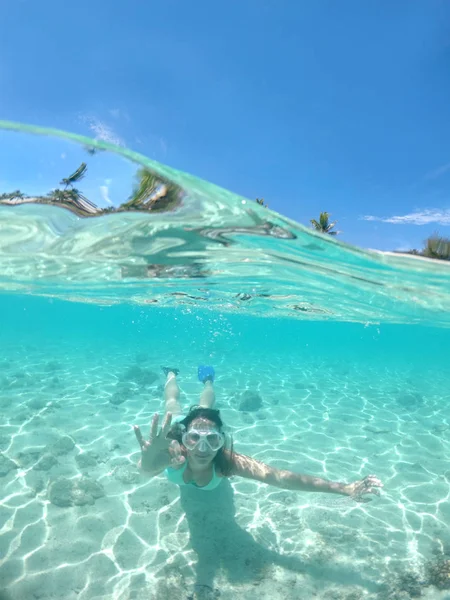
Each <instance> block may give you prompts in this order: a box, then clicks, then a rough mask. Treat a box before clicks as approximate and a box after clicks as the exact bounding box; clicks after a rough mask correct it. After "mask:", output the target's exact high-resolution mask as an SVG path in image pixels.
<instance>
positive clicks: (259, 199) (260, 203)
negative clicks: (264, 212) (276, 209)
mask: <svg viewBox="0 0 450 600" xmlns="http://www.w3.org/2000/svg"><path fill="white" fill-rule="evenodd" d="M256 202H257V204H259V205H260V206H265V207H266V208H268V206H269V205H268V204H266V203H265V202H264V198H256Z"/></svg>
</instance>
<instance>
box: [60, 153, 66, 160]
mask: <svg viewBox="0 0 450 600" xmlns="http://www.w3.org/2000/svg"><path fill="white" fill-rule="evenodd" d="M61 158H62V159H63V160H64V159H65V158H66V153H65V152H63V153H62V154H61Z"/></svg>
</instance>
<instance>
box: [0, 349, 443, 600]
mask: <svg viewBox="0 0 450 600" xmlns="http://www.w3.org/2000/svg"><path fill="white" fill-rule="evenodd" d="M2 354H3V356H2V355H0V411H1V415H2V419H1V425H0V452H1V454H0V490H1V491H0V590H3V591H2V592H0V599H1V600H24V599H27V600H29V599H34V598H36V599H42V600H63V599H64V600H75V599H77V600H144V599H145V600H156V599H157V600H160V599H161V600H163V599H164V600H171V599H177V600H188V599H192V600H193V599H194V598H195V599H203V598H204V599H208V600H210V599H219V598H220V600H231V599H236V598H245V599H246V600H254V599H255V600H256V599H258V600H265V599H269V598H270V599H271V600H272V599H278V598H280V599H281V598H283V600H291V599H298V598H317V599H321V598H324V599H325V598H326V599H327V600H334V599H342V600H358V599H362V598H367V599H374V600H404V599H407V598H413V597H422V598H425V599H436V600H437V599H440V600H444V599H448V598H450V590H447V591H446V590H440V589H438V588H437V587H436V586H435V585H429V584H430V575H429V565H430V563H431V564H434V563H436V561H438V562H439V561H440V560H443V559H444V557H445V556H446V555H448V554H450V533H449V527H448V524H449V523H450V502H449V496H450V491H449V489H450V485H449V484H450V462H449V459H450V423H449V420H450V419H449V413H448V401H449V399H450V396H449V391H448V380H446V376H445V374H444V373H443V372H428V373H427V374H426V376H424V375H423V374H420V376H419V375H418V374H417V373H415V372H413V371H412V370H408V369H406V368H403V369H402V370H400V369H394V368H392V369H390V370H388V369H385V368H384V369H382V370H378V371H377V370H376V369H375V367H374V368H373V369H370V368H368V367H367V365H365V366H364V368H363V367H358V365H350V366H349V365H346V364H344V363H340V362H339V361H338V360H337V361H335V362H333V363H332V364H330V363H329V362H328V364H321V363H320V362H319V361H317V360H316V361H311V362H305V361H303V362H302V363H301V365H299V364H297V363H295V362H294V361H292V364H288V363H286V360H283V361H281V360H280V364H276V362H275V363H273V362H272V363H271V365H270V369H268V368H267V365H266V364H264V363H263V362H261V361H258V359H257V357H249V361H248V363H247V364H245V365H243V364H242V363H239V364H229V363H227V364H226V365H225V364H220V360H218V359H217V358H215V361H214V363H215V364H214V366H215V367H216V371H217V378H216V392H217V407H218V408H220V409H221V413H222V417H223V419H224V421H225V423H226V425H227V430H228V432H229V433H230V434H232V435H233V439H234V444H235V449H236V450H237V451H238V452H241V453H244V454H248V455H250V456H254V457H255V458H258V459H259V460H262V461H264V462H267V463H269V464H271V465H273V466H276V467H279V468H284V469H291V470H293V471H298V472H304V473H308V474H312V475H317V476H322V477H325V478H328V479H333V480H340V481H352V480H355V479H358V478H361V477H362V476H364V475H367V474H371V473H374V474H376V475H378V476H379V477H380V478H381V479H382V480H383V483H384V485H385V487H384V490H383V493H382V495H381V496H380V497H375V498H374V499H373V501H372V502H369V503H365V504H358V503H355V502H354V501H353V500H350V499H348V498H341V497H338V496H331V495H324V494H308V493H298V492H291V491H285V490H280V489H276V488H273V487H272V488H271V487H268V486H266V485H264V484H260V483H257V482H253V481H249V480H243V479H239V478H232V479H230V480H224V481H223V482H222V484H221V485H220V486H219V487H218V488H217V489H216V490H213V491H211V492H206V491H201V490H198V489H195V488H190V487H186V488H181V489H180V488H178V487H177V486H175V485H173V484H171V483H170V482H168V481H167V480H166V479H165V477H164V476H159V477H156V478H154V479H148V478H146V477H145V476H143V475H141V474H140V473H139V472H138V470H137V468H136V462H137V460H138V457H139V449H138V446H137V444H136V441H135V439H134V435H133V432H132V425H133V424H134V423H138V424H139V425H141V427H142V428H143V429H144V430H145V429H146V428H147V427H148V425H149V423H150V419H151V416H152V414H153V413H154V412H156V411H160V410H161V407H162V401H161V399H162V393H163V383H164V378H163V374H162V372H161V369H160V365H162V364H169V365H173V366H177V367H179V368H180V378H179V381H180V387H181V388H182V401H183V405H184V406H185V407H186V409H187V408H188V407H189V406H190V405H192V404H195V403H196V402H197V401H198V397H199V394H200V392H201V384H200V383H199V382H198V381H197V378H196V366H197V365H196V364H195V363H193V362H190V361H188V360H186V357H185V356H184V354H185V353H184V354H183V355H182V354H181V353H180V356H178V357H177V356H173V355H172V356H161V355H160V354H158V353H157V352H153V353H152V352H146V351H145V349H144V350H142V351H139V350H136V351H134V352H132V353H127V352H125V353H124V351H123V349H121V348H119V347H117V348H114V347H110V348H108V352H107V354H105V355H103V356H99V354H98V352H96V351H95V350H94V349H89V348H88V347H87V348H83V350H82V351H80V350H75V349H73V348H71V347H70V346H68V347H67V348H64V347H61V346H60V345H59V346H58V347H56V346H49V347H42V346H41V347H39V348H38V347H33V346H30V345H26V346H22V345H17V346H11V347H9V348H7V349H6V348H3V350H2ZM246 391H247V392H252V394H253V398H254V401H255V406H256V405H257V404H258V402H260V407H259V408H256V409H255V410H247V411H243V410H240V407H241V402H242V399H243V394H244V393H245V392H246ZM258 397H259V400H258ZM446 406H447V410H446ZM418 594H421V596H419V595H418Z"/></svg>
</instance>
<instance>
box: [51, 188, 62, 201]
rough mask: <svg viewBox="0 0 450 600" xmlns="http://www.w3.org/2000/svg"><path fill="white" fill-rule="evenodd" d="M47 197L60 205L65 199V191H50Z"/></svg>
mask: <svg viewBox="0 0 450 600" xmlns="http://www.w3.org/2000/svg"><path fill="white" fill-rule="evenodd" d="M48 197H49V198H50V199H51V200H52V201H53V202H58V203H62V202H64V201H65V198H66V192H65V190H60V189H56V190H52V191H51V192H50V193H49V194H48Z"/></svg>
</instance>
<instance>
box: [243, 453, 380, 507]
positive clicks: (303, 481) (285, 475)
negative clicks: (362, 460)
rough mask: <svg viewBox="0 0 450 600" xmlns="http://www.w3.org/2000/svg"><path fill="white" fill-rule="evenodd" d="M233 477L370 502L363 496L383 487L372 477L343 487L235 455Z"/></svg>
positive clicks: (339, 483)
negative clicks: (237, 476)
mask: <svg viewBox="0 0 450 600" xmlns="http://www.w3.org/2000/svg"><path fill="white" fill-rule="evenodd" d="M232 460H233V471H232V475H239V476H240V477H245V478H246V479H254V480H255V481H261V482H263V483H267V484H268V485H273V486H275V487H279V488H282V489H284V490H294V491H298V492H325V493H328V494H341V495H342V496H352V497H353V498H355V500H360V501H361V500H362V501H364V500H367V499H366V498H363V497H362V496H363V495H365V494H375V495H379V493H380V492H379V490H378V488H380V487H383V484H382V483H381V481H380V480H379V479H378V478H377V477H376V476H375V475H368V476H367V477H365V478H364V479H361V480H359V481H355V482H353V483H342V482H338V481H327V480H326V479H321V478H320V477H311V476H310V475H302V474H301V473H294V472H293V471H285V470H282V469H275V468H274V467H270V466H269V465H266V464H265V463H262V462H260V461H259V460H256V459H254V458H251V457H250V456H245V455H244V454H233V459H232Z"/></svg>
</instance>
